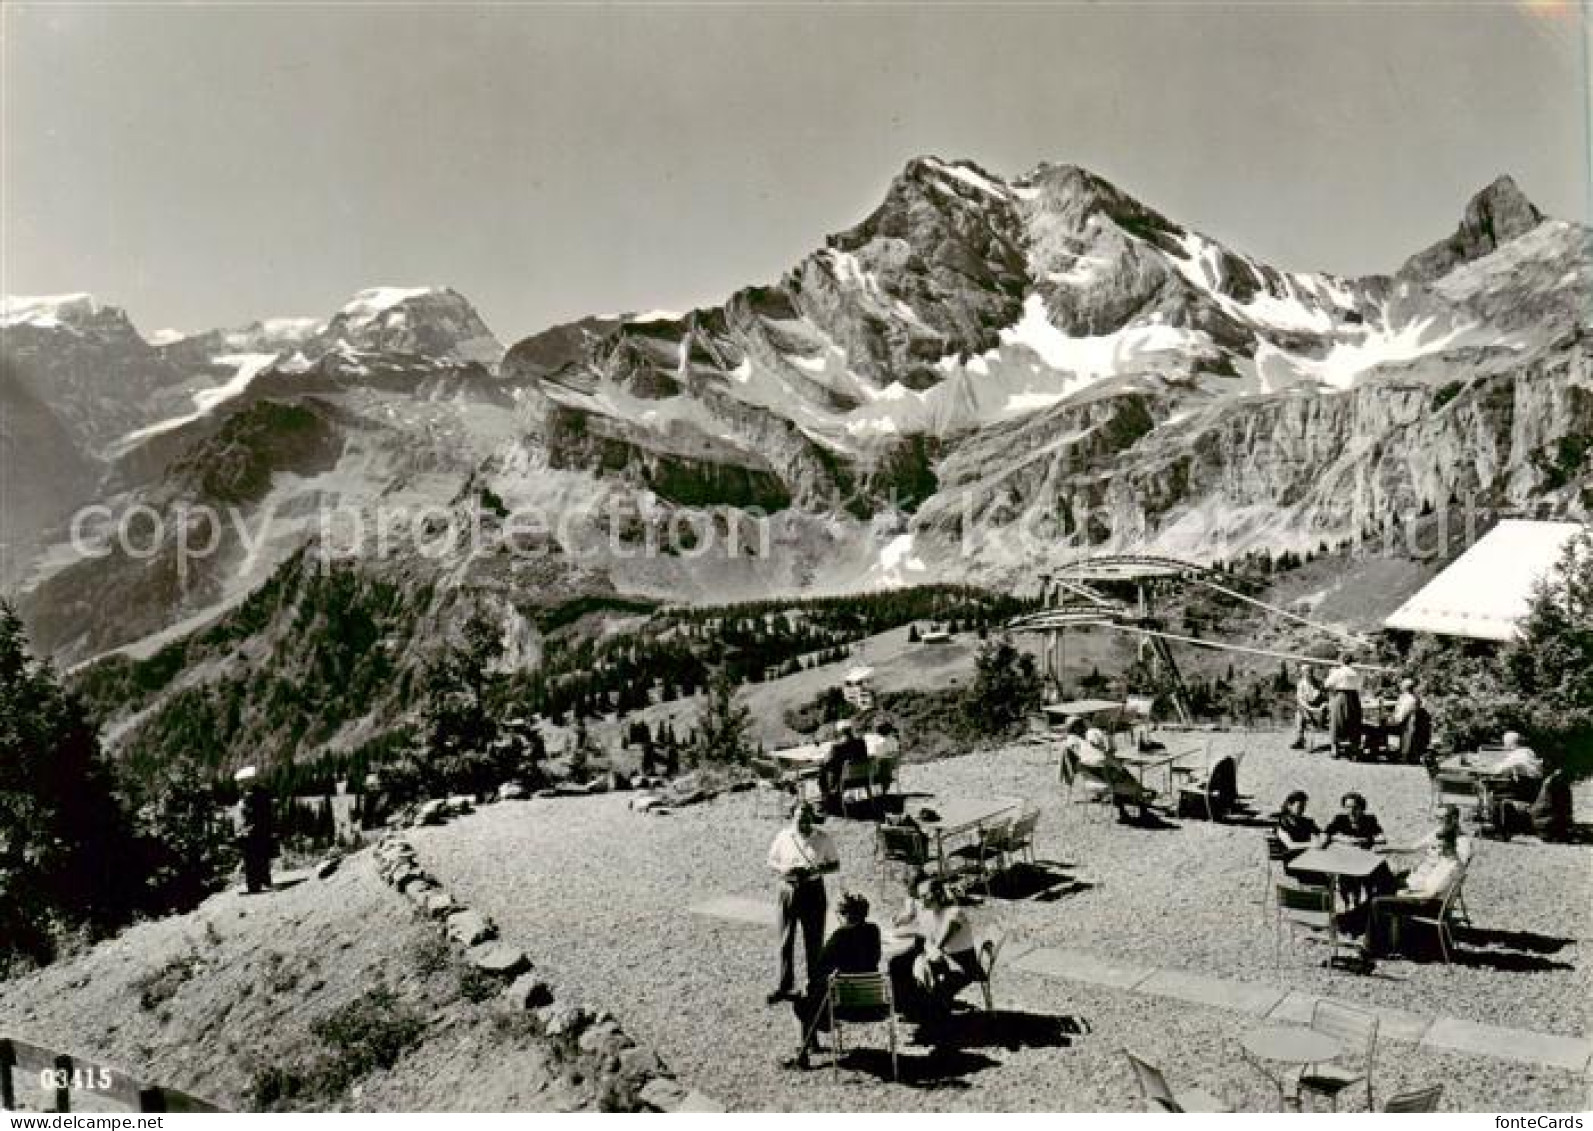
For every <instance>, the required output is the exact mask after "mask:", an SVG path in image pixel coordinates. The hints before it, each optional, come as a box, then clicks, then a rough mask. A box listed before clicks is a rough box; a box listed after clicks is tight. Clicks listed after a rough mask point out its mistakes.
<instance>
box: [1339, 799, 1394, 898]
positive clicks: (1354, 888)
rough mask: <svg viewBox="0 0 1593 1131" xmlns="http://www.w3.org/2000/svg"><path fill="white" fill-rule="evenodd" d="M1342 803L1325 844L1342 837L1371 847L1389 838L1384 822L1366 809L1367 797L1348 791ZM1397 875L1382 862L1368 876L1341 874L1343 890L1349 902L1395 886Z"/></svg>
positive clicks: (1354, 843) (1342, 892)
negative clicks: (1379, 820) (1381, 823)
mask: <svg viewBox="0 0 1593 1131" xmlns="http://www.w3.org/2000/svg"><path fill="white" fill-rule="evenodd" d="M1339 804H1340V805H1341V806H1343V808H1342V809H1341V810H1340V811H1339V813H1338V814H1337V815H1336V816H1335V817H1334V818H1333V819H1332V820H1331V821H1329V822H1328V826H1327V830H1326V832H1324V833H1323V834H1322V847H1323V848H1326V847H1327V846H1328V845H1330V844H1332V843H1333V842H1334V841H1335V840H1341V841H1344V842H1345V843H1346V844H1353V845H1354V846H1355V847H1356V848H1360V849H1365V850H1368V851H1370V850H1371V848H1372V846H1373V845H1377V844H1383V843H1385V842H1386V841H1387V838H1386V837H1385V836H1384V835H1383V826H1382V825H1380V824H1378V821H1377V818H1376V817H1374V816H1372V814H1370V813H1368V812H1367V811H1366V798H1365V797H1363V796H1361V795H1360V794H1359V793H1354V792H1351V793H1346V794H1345V795H1344V797H1343V798H1342V799H1341V800H1340V802H1339ZM1393 878H1394V877H1393V873H1392V872H1390V871H1389V870H1388V868H1387V866H1385V865H1382V864H1379V865H1378V867H1377V870H1376V871H1375V872H1373V873H1372V874H1371V875H1369V876H1367V877H1365V878H1364V879H1362V878H1360V877H1356V876H1340V877H1339V894H1340V895H1342V896H1343V897H1344V899H1345V901H1346V902H1350V903H1355V902H1359V901H1360V900H1362V899H1366V898H1368V897H1369V896H1372V895H1378V894H1383V893H1386V892H1388V891H1390V890H1392V889H1393Z"/></svg>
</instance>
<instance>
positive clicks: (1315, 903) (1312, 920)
mask: <svg viewBox="0 0 1593 1131" xmlns="http://www.w3.org/2000/svg"><path fill="white" fill-rule="evenodd" d="M1273 891H1274V892H1275V893H1276V895H1277V901H1278V902H1277V907H1278V916H1277V937H1276V939H1275V940H1274V948H1273V958H1274V961H1275V963H1276V965H1277V966H1278V967H1279V968H1280V969H1281V968H1282V966H1283V932H1284V928H1288V932H1289V945H1290V946H1291V947H1293V945H1294V940H1295V939H1296V938H1297V937H1298V936H1299V935H1301V934H1304V935H1305V936H1306V937H1307V938H1308V939H1310V940H1311V941H1314V942H1325V943H1327V945H1328V960H1327V965H1328V969H1329V970H1330V971H1331V970H1332V969H1333V968H1334V966H1335V965H1336V963H1337V961H1338V952H1339V951H1340V950H1354V951H1355V954H1356V957H1357V958H1359V957H1360V956H1361V955H1360V950H1361V948H1360V944H1359V943H1356V942H1354V941H1353V940H1345V939H1342V938H1341V937H1340V936H1339V930H1338V924H1337V923H1336V922H1335V921H1334V918H1333V891H1332V889H1331V888H1326V887H1314V886H1312V885H1310V884H1302V883H1298V882H1296V881H1293V880H1279V881H1278V882H1277V883H1276V884H1274V885H1273Z"/></svg>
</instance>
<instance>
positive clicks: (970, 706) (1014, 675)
mask: <svg viewBox="0 0 1593 1131" xmlns="http://www.w3.org/2000/svg"><path fill="white" fill-rule="evenodd" d="M974 669H975V671H974V681H973V684H972V686H971V687H970V688H969V689H968V695H967V697H966V699H965V700H964V709H965V710H966V711H967V712H968V715H969V716H970V717H971V718H972V719H973V720H974V721H975V722H977V723H978V724H979V725H980V726H981V727H983V728H984V729H985V730H986V731H987V732H988V733H991V734H1005V733H1007V732H1009V731H1011V730H1012V729H1013V728H1014V727H1015V726H1017V725H1018V724H1019V723H1020V722H1022V721H1023V719H1024V718H1025V717H1026V716H1027V715H1028V714H1029V713H1030V712H1031V711H1034V710H1036V709H1038V708H1039V706H1040V673H1039V671H1038V670H1036V668H1035V663H1034V657H1033V656H1031V655H1029V654H1028V653H1026V652H1019V651H1018V649H1017V647H1016V646H1015V645H1014V644H1013V643H1012V639H1011V638H1010V637H1008V636H1005V635H1003V636H999V637H997V638H996V639H994V640H990V641H986V642H985V644H984V645H983V646H981V647H980V649H979V654H978V656H977V657H975V659H974Z"/></svg>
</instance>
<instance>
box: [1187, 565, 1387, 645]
mask: <svg viewBox="0 0 1593 1131" xmlns="http://www.w3.org/2000/svg"><path fill="white" fill-rule="evenodd" d="M1190 580H1191V581H1195V582H1198V583H1199V584H1201V585H1206V586H1209V587H1210V588H1212V589H1215V590H1216V591H1217V592H1219V593H1223V594H1226V595H1227V596H1229V597H1232V598H1233V599H1234V600H1236V601H1243V602H1245V603H1246V604H1247V605H1254V606H1255V607H1256V608H1258V609H1262V610H1264V611H1266V612H1269V613H1273V614H1275V615H1276V616H1280V617H1286V618H1288V619H1289V620H1292V621H1297V622H1299V623H1300V624H1303V625H1305V626H1306V627H1307V628H1314V629H1316V630H1317V631H1318V632H1325V633H1328V634H1330V635H1332V636H1337V637H1340V638H1341V639H1344V640H1348V641H1349V642H1350V643H1352V644H1354V645H1355V646H1356V647H1357V648H1366V647H1368V646H1369V644H1368V642H1367V640H1366V638H1365V637H1363V636H1360V635H1358V634H1356V633H1353V632H1346V631H1345V630H1344V629H1342V628H1334V627H1332V626H1331V625H1326V624H1318V623H1317V622H1316V621H1313V620H1308V619H1307V618H1305V617H1302V616H1300V615H1299V614H1298V613H1291V612H1289V611H1288V610H1287V609H1280V608H1278V607H1277V606H1276V605H1269V604H1267V603H1266V602H1265V601H1259V600H1257V599H1256V598H1254V597H1247V596H1245V595H1244V594H1243V593H1239V592H1237V591H1235V590H1233V589H1229V588H1228V587H1227V586H1226V585H1219V584H1217V583H1216V582H1215V581H1211V580H1209V579H1207V578H1204V577H1194V578H1190Z"/></svg>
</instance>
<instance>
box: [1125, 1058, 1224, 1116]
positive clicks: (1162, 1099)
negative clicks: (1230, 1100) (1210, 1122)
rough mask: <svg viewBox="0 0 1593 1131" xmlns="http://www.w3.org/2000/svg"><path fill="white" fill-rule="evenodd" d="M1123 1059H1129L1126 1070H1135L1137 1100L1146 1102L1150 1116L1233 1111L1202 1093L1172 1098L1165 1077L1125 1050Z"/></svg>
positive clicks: (1195, 1092) (1183, 1094) (1192, 1092)
mask: <svg viewBox="0 0 1593 1131" xmlns="http://www.w3.org/2000/svg"><path fill="white" fill-rule="evenodd" d="M1123 1055H1124V1056H1126V1057H1128V1064H1129V1067H1130V1068H1132V1069H1133V1070H1134V1080H1135V1082H1136V1083H1138V1084H1139V1094H1140V1098H1141V1099H1143V1100H1144V1102H1145V1110H1146V1111H1148V1112H1151V1113H1153V1114H1167V1113H1173V1114H1183V1113H1186V1112H1189V1113H1202V1112H1212V1113H1226V1112H1231V1111H1232V1110H1233V1109H1232V1108H1230V1107H1226V1106H1224V1105H1223V1103H1222V1101H1221V1100H1219V1099H1217V1098H1216V1097H1214V1096H1209V1095H1207V1094H1206V1093H1205V1092H1199V1091H1193V1090H1191V1091H1185V1092H1180V1093H1178V1094H1176V1095H1175V1094H1174V1093H1173V1090H1172V1088H1170V1087H1169V1086H1168V1084H1167V1077H1165V1076H1163V1075H1162V1071H1161V1069H1159V1068H1157V1067H1156V1066H1155V1065H1153V1064H1151V1063H1150V1062H1149V1061H1147V1060H1145V1059H1143V1058H1141V1057H1138V1056H1135V1055H1134V1054H1133V1053H1131V1052H1129V1051H1128V1050H1127V1049H1124V1050H1123Z"/></svg>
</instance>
